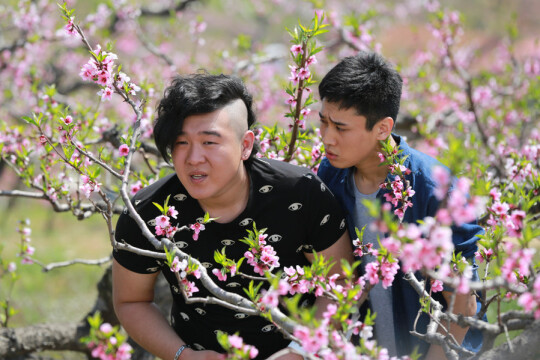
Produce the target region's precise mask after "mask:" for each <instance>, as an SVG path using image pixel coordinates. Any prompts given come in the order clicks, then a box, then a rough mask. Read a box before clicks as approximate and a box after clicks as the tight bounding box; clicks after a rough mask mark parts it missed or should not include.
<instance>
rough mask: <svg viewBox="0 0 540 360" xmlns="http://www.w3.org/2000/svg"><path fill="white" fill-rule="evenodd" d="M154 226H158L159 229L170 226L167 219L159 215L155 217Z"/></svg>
mask: <svg viewBox="0 0 540 360" xmlns="http://www.w3.org/2000/svg"><path fill="white" fill-rule="evenodd" d="M156 225H157V226H160V227H161V228H166V227H167V226H169V225H170V222H169V217H168V216H165V215H159V216H157V217H156Z"/></svg>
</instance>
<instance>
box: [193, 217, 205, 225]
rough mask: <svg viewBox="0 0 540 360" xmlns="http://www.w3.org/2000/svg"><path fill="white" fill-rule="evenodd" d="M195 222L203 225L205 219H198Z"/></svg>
mask: <svg viewBox="0 0 540 360" xmlns="http://www.w3.org/2000/svg"><path fill="white" fill-rule="evenodd" d="M195 221H196V222H198V223H200V224H202V223H203V222H204V218H203V217H198V218H197V219H195Z"/></svg>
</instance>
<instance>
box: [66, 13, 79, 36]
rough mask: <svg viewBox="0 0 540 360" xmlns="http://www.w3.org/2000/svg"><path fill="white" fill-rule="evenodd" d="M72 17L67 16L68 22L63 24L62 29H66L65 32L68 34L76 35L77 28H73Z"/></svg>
mask: <svg viewBox="0 0 540 360" xmlns="http://www.w3.org/2000/svg"><path fill="white" fill-rule="evenodd" d="M73 19H74V17H71V18H69V21H68V23H67V24H66V26H64V30H65V31H66V34H68V35H78V32H77V29H76V28H75V24H73Z"/></svg>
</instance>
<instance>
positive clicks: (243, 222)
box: [238, 218, 253, 226]
mask: <svg viewBox="0 0 540 360" xmlns="http://www.w3.org/2000/svg"><path fill="white" fill-rule="evenodd" d="M252 222H253V219H252V218H245V219H244V220H242V221H240V222H239V223H238V225H240V226H247V225H249V224H250V223H252Z"/></svg>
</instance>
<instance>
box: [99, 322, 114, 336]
mask: <svg viewBox="0 0 540 360" xmlns="http://www.w3.org/2000/svg"><path fill="white" fill-rule="evenodd" d="M99 331H101V332H102V333H104V334H109V333H110V332H112V331H113V327H112V325H111V324H109V323H103V324H101V326H100V327H99Z"/></svg>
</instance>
